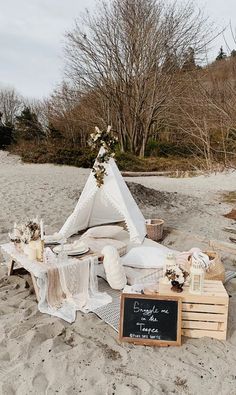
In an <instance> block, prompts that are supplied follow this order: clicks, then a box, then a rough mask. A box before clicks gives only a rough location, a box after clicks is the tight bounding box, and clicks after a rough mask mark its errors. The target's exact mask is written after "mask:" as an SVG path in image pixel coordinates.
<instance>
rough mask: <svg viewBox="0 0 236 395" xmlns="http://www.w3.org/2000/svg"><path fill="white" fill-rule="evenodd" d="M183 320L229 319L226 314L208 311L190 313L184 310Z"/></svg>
mask: <svg viewBox="0 0 236 395" xmlns="http://www.w3.org/2000/svg"><path fill="white" fill-rule="evenodd" d="M182 319H183V320H190V321H213V322H225V320H226V319H227V315H226V314H207V313H189V312H186V311H184V312H183V313H182Z"/></svg>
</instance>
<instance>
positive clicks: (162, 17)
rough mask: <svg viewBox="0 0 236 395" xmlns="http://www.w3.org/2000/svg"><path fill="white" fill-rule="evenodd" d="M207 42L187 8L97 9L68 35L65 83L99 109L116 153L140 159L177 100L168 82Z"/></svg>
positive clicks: (197, 14) (202, 25)
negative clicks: (93, 100)
mask: <svg viewBox="0 0 236 395" xmlns="http://www.w3.org/2000/svg"><path fill="white" fill-rule="evenodd" d="M208 35H209V29H208V28H207V20H206V19H205V18H204V17H203V15H202V13H201V11H199V10H196V8H195V7H194V4H193V2H187V3H185V4H183V3H181V4H180V5H178V4H177V2H168V3H167V2H166V1H165V2H164V1H161V0H113V1H112V2H111V3H107V2H103V3H102V4H101V5H100V8H99V9H98V10H97V14H96V15H95V16H91V15H90V14H89V13H87V14H86V16H85V17H84V18H83V21H82V22H81V21H77V22H76V25H75V28H74V29H73V30H72V31H71V32H68V33H67V45H66V55H67V60H68V64H67V76H68V77H69V78H70V80H71V81H72V82H73V85H74V87H75V88H76V89H77V90H78V91H79V92H81V93H85V92H86V93H87V92H89V91H92V92H93V94H94V95H96V97H97V99H98V101H100V102H101V103H103V108H104V112H103V116H102V122H103V123H104V124H112V125H113V129H115V130H116V131H117V132H118V135H119V139H120V145H121V148H122V150H123V151H125V150H127V149H128V150H130V151H131V152H133V153H136V154H140V155H141V156H143V155H144V151H145V147H146V144H147V141H148V138H149V135H150V132H151V131H152V130H153V128H154V127H156V128H158V124H159V120H160V118H161V117H162V115H163V112H165V110H166V106H168V104H169V103H170V102H171V100H172V97H173V95H175V96H177V95H178V94H180V91H181V89H180V87H179V85H178V84H177V85H176V78H175V76H176V72H177V70H179V69H180V68H181V65H182V63H183V59H184V56H186V52H187V50H188V48H189V47H191V48H192V49H193V50H194V53H195V54H196V55H198V54H200V52H201V50H203V48H204V49H205V45H206V41H207V39H208ZM185 58H186V57H185ZM170 59H171V60H172V61H170ZM173 59H174V61H173ZM174 70H175V72H173V71H174Z"/></svg>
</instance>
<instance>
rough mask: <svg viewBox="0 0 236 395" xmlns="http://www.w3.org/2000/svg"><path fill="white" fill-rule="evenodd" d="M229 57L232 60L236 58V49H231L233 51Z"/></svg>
mask: <svg viewBox="0 0 236 395" xmlns="http://www.w3.org/2000/svg"><path fill="white" fill-rule="evenodd" d="M230 56H231V57H232V58H236V49H233V50H232V51H231V54H230Z"/></svg>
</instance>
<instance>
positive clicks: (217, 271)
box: [204, 251, 225, 282]
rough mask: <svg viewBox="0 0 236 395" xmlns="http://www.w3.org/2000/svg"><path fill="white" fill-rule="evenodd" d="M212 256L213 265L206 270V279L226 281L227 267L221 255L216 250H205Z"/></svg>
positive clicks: (205, 252)
mask: <svg viewBox="0 0 236 395" xmlns="http://www.w3.org/2000/svg"><path fill="white" fill-rule="evenodd" d="M204 254H207V255H208V256H209V258H210V262H211V266H210V269H209V270H208V271H207V272H205V279H206V280H218V281H222V282H224V281H225V268H224V265H223V263H222V262H221V259H220V255H219V254H218V253H217V252H215V251H204Z"/></svg>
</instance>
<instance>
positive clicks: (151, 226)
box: [146, 219, 164, 241]
mask: <svg viewBox="0 0 236 395" xmlns="http://www.w3.org/2000/svg"><path fill="white" fill-rule="evenodd" d="M163 227H164V221H163V219H147V220H146V228H147V237H148V238H149V239H152V240H154V241H158V240H161V239H162V236H163Z"/></svg>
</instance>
